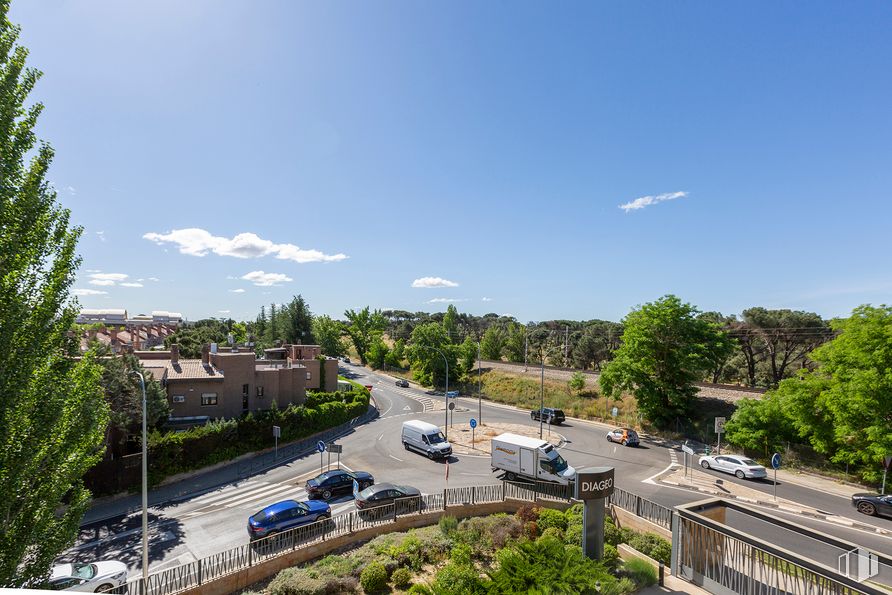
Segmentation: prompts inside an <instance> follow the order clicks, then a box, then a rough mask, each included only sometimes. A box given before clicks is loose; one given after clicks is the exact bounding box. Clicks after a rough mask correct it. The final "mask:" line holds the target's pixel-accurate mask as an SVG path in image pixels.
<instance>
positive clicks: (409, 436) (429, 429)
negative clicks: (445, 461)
mask: <svg viewBox="0 0 892 595" xmlns="http://www.w3.org/2000/svg"><path fill="white" fill-rule="evenodd" d="M403 446H405V447H406V450H413V449H414V450H417V451H419V452H421V453H424V454H426V455H427V458H429V459H436V458H446V457H448V456H450V455H451V454H452V445H451V444H449V443H448V442H447V441H446V437H445V436H443V432H441V431H440V428H438V427H437V426H435V425H434V424H429V423H427V422H426V421H420V420H417V419H410V420H409V421H404V422H403Z"/></svg>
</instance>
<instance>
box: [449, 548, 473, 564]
mask: <svg viewBox="0 0 892 595" xmlns="http://www.w3.org/2000/svg"><path fill="white" fill-rule="evenodd" d="M471 554H472V552H471V546H469V545H468V544H466V543H456V544H455V545H454V546H453V547H452V551H451V552H449V560H451V561H452V562H455V563H456V564H461V565H464V566H470V565H471Z"/></svg>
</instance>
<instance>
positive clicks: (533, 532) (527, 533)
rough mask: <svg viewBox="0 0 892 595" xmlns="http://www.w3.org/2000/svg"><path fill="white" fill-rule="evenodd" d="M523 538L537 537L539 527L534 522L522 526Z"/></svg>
mask: <svg viewBox="0 0 892 595" xmlns="http://www.w3.org/2000/svg"><path fill="white" fill-rule="evenodd" d="M523 536H524V537H526V538H527V539H536V538H537V537H539V526H538V525H537V524H536V521H529V522H527V523H524V524H523Z"/></svg>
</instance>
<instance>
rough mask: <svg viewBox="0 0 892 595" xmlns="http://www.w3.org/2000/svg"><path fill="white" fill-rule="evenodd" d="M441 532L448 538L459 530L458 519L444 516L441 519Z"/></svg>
mask: <svg viewBox="0 0 892 595" xmlns="http://www.w3.org/2000/svg"><path fill="white" fill-rule="evenodd" d="M439 525H440V531H442V533H443V535H446V536H447V537H448V536H449V535H451V534H452V532H453V531H455V530H456V529H457V528H458V519H457V518H455V517H454V516H449V515H443V516H441V517H440V523H439Z"/></svg>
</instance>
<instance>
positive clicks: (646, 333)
mask: <svg viewBox="0 0 892 595" xmlns="http://www.w3.org/2000/svg"><path fill="white" fill-rule="evenodd" d="M697 314H698V311H697V309H696V308H695V307H694V306H692V305H690V304H686V303H682V301H681V300H680V299H678V298H677V297H676V296H674V295H667V296H665V297H663V298H660V299H659V300H657V301H655V302H651V303H647V304H644V305H643V306H640V307H638V308H636V309H634V310H632V312H631V313H629V315H628V316H626V318H625V319H624V320H623V325H624V330H623V336H622V341H623V344H622V346H621V347H620V348H619V349H618V350H617V351H616V354H615V356H614V359H613V361H611V362H610V363H609V364H607V366H606V367H605V368H604V372H603V373H602V374H601V378H600V383H601V388H602V390H603V391H604V394H605V395H608V396H612V397H614V398H616V397H619V395H620V394H621V393H622V392H623V391H629V392H631V393H632V394H634V395H635V397H636V399H637V401H638V408H639V409H640V410H641V412H642V413H643V414H644V415H645V416H646V417H647V418H648V419H649V420H650V421H652V422H653V423H654V424H656V425H657V426H658V427H668V426H669V425H670V424H671V423H672V422H673V421H674V420H675V418H676V417H680V418H684V419H686V418H688V417H690V416H691V413H692V407H693V401H694V396H695V395H696V393H697V389H696V388H695V386H694V383H695V382H697V381H698V380H700V379H701V378H702V377H703V375H704V373H706V372H707V371H709V370H711V369H712V365H713V362H714V361H715V360H716V359H717V357H718V356H717V354H718V353H719V352H722V351H730V349H731V340H730V339H729V337H728V336H727V335H726V334H725V333H724V332H722V331H721V330H719V329H718V328H717V327H716V326H715V325H714V324H712V323H710V322H708V321H706V320H703V319H701V318H699V317H698V316H697Z"/></svg>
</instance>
